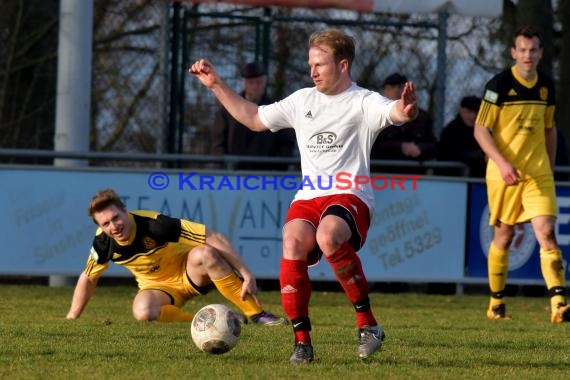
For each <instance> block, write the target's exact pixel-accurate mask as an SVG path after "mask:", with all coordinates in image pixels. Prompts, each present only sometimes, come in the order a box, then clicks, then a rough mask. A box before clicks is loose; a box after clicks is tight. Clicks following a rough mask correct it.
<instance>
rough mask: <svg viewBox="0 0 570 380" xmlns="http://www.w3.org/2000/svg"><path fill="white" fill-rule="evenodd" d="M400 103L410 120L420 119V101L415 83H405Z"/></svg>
mask: <svg viewBox="0 0 570 380" xmlns="http://www.w3.org/2000/svg"><path fill="white" fill-rule="evenodd" d="M400 101H401V102H402V112H403V113H404V115H406V116H407V117H408V119H409V120H414V119H415V118H416V117H418V112H419V110H418V99H417V96H416V90H415V87H414V83H413V82H406V83H404V89H403V90H402V96H401V97H400Z"/></svg>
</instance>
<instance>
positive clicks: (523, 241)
mask: <svg viewBox="0 0 570 380" xmlns="http://www.w3.org/2000/svg"><path fill="white" fill-rule="evenodd" d="M479 239H480V243H481V250H482V251H483V253H484V254H485V255H488V250H489V244H491V241H492V240H493V227H492V226H490V225H489V206H486V207H485V210H483V212H482V213H481V221H480V223H479ZM535 247H536V238H535V236H534V232H533V230H532V225H531V224H530V223H524V224H517V225H516V226H515V236H514V237H513V242H512V243H511V248H510V250H509V271H513V270H517V269H519V268H520V267H522V266H523V265H525V264H526V262H527V261H528V259H529V258H530V257H531V255H532V253H533V252H534V248H535Z"/></svg>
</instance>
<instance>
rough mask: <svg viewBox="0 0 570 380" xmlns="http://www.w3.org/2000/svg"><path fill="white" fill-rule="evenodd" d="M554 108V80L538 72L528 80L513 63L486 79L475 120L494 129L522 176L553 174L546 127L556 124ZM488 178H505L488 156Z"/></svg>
mask: <svg viewBox="0 0 570 380" xmlns="http://www.w3.org/2000/svg"><path fill="white" fill-rule="evenodd" d="M554 109H555V97H554V83H553V82H552V80H551V79H550V78H548V77H547V76H546V75H544V74H542V73H541V72H538V75H537V76H536V77H535V79H534V80H532V81H530V82H529V81H527V80H525V79H524V78H522V77H521V76H520V75H518V73H517V72H516V70H515V68H514V66H513V67H511V68H510V69H507V70H504V71H502V72H501V73H499V74H497V75H495V76H494V77H493V78H492V79H491V80H490V81H489V82H488V83H487V85H486V87H485V94H484V96H483V101H482V102H481V108H480V109H479V113H478V114H477V120H476V122H475V123H476V124H477V125H481V126H484V127H486V128H488V129H490V130H491V133H492V135H493V139H494V140H495V144H496V145H497V148H498V149H499V151H500V152H501V154H502V155H503V156H504V157H505V158H506V159H507V160H508V161H509V162H510V163H511V164H512V165H513V166H514V167H515V168H517V170H518V171H519V174H520V176H521V179H523V180H524V179H527V178H536V177H538V176H541V175H552V168H551V166H550V161H549V159H548V152H547V150H546V141H545V134H544V131H545V128H552V127H553V124H554ZM486 178H487V179H488V180H502V177H501V173H500V171H499V168H498V166H497V164H496V163H495V162H494V161H493V160H488V163H487V173H486Z"/></svg>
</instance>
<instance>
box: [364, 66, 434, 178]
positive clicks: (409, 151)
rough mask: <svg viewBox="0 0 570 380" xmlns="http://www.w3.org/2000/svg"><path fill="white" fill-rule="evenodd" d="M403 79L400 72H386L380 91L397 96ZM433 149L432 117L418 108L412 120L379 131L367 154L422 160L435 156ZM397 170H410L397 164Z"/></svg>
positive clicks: (405, 80) (393, 97)
mask: <svg viewBox="0 0 570 380" xmlns="http://www.w3.org/2000/svg"><path fill="white" fill-rule="evenodd" d="M407 81H408V80H407V78H406V77H405V76H404V75H402V74H400V73H394V74H391V75H389V76H388V77H387V78H386V79H385V80H384V83H383V85H382V90H383V95H384V96H385V97H387V98H389V99H392V100H396V99H399V98H400V96H401V95H402V89H403V88H404V83H406V82H407ZM436 152H437V139H436V137H435V135H434V133H433V120H432V118H431V116H430V115H429V114H428V113H427V112H426V111H425V110H422V109H421V108H420V109H419V114H418V117H417V118H416V119H415V120H414V121H411V122H409V123H405V124H403V125H401V126H390V127H388V128H386V129H385V130H384V131H382V132H381V133H380V135H379V136H378V138H377V139H376V142H375V143H374V145H373V146H372V151H371V153H370V158H371V159H386V160H417V161H425V160H430V159H433V158H436ZM400 169H401V170H400ZM382 170H384V168H382ZM398 171H406V172H409V171H414V170H413V169H406V168H399V169H398Z"/></svg>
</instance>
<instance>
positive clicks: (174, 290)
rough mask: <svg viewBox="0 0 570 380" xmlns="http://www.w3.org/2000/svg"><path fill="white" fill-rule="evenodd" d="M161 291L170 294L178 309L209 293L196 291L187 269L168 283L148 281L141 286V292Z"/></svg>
mask: <svg viewBox="0 0 570 380" xmlns="http://www.w3.org/2000/svg"><path fill="white" fill-rule="evenodd" d="M151 289H152V290H161V291H163V292H165V293H166V294H168V295H169V296H170V298H172V301H173V302H174V303H173V305H174V306H177V307H182V306H184V304H185V303H186V301H188V300H189V299H191V298H194V297H196V296H203V295H204V294H206V293H207V291H206V292H204V293H201V292H200V291H199V290H198V289H196V288H195V287H194V286H193V285H192V283H191V282H190V279H188V275H186V270H185V268H182V270H181V271H180V273H178V275H177V276H173V277H172V278H170V279H168V280H167V281H160V282H159V281H157V282H152V281H148V282H146V283H145V285H144V286H141V287H140V289H139V292H140V291H142V290H151Z"/></svg>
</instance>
